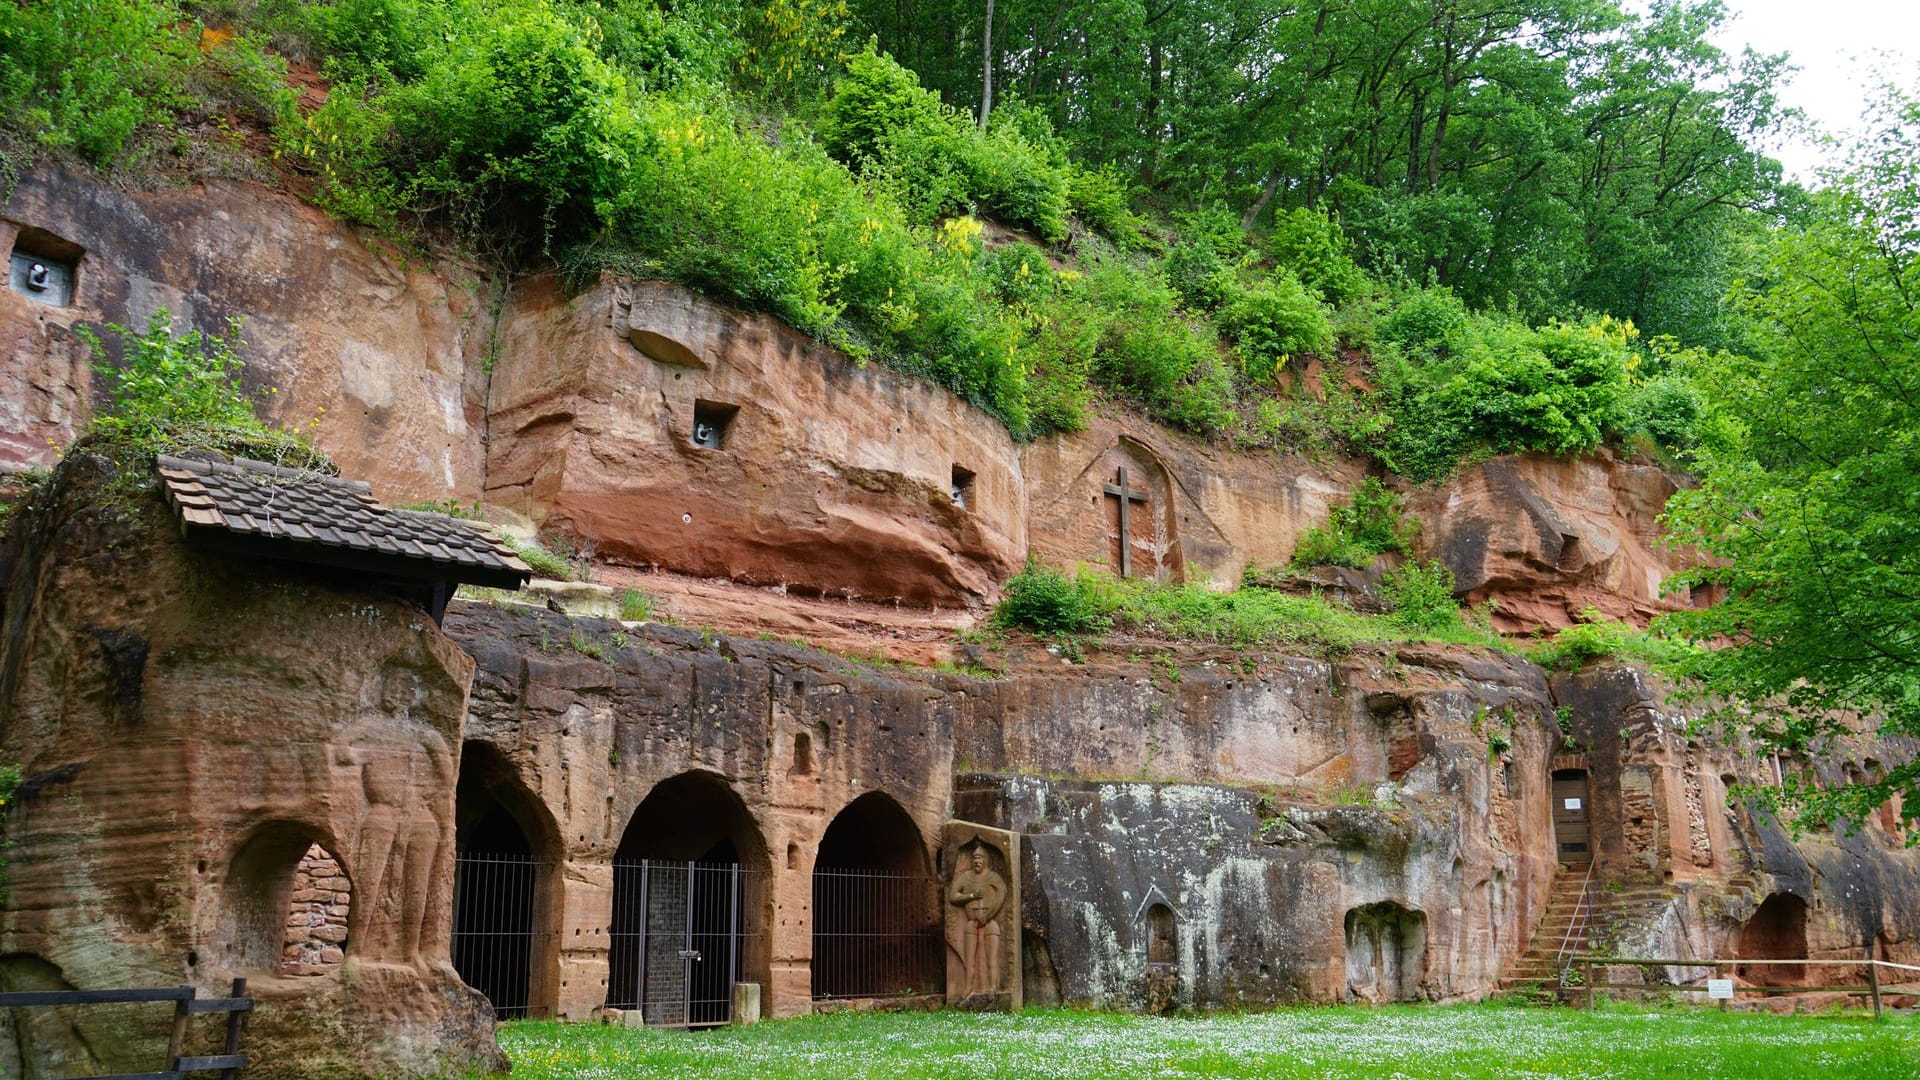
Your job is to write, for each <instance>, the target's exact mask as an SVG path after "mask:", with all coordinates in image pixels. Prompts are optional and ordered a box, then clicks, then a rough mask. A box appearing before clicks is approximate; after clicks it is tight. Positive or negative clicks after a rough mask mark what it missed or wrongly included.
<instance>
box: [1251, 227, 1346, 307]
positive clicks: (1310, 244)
mask: <svg viewBox="0 0 1920 1080" xmlns="http://www.w3.org/2000/svg"><path fill="white" fill-rule="evenodd" d="M1265 247H1266V251H1267V254H1268V255H1269V256H1271V257H1272V258H1273V260H1274V262H1276V263H1278V264H1279V265H1280V266H1281V267H1282V268H1284V269H1286V270H1287V271H1289V272H1291V273H1292V274H1293V275H1294V276H1296V277H1297V278H1299V280H1300V282H1301V284H1303V285H1306V286H1307V287H1308V288H1310V289H1313V290H1315V291H1316V292H1318V293H1319V294H1320V295H1321V296H1323V297H1325V298H1326V301H1327V302H1328V303H1329V304H1334V305H1340V304H1346V303H1349V302H1351V301H1354V300H1358V299H1361V298H1363V297H1365V296H1366V295H1367V294H1369V293H1371V292H1372V291H1373V282H1372V280H1371V279H1369V278H1368V277H1367V275H1366V272H1365V271H1363V270H1361V269H1360V267H1359V265H1358V264H1357V263H1355V262H1354V261H1353V255H1352V244H1350V243H1349V242H1348V240H1347V236H1346V233H1344V232H1342V231H1341V229H1340V226H1339V224H1338V223H1337V222H1335V221H1334V220H1333V218H1332V217H1330V216H1329V215H1328V214H1327V213H1326V212H1325V211H1322V210H1315V209H1310V208H1307V207H1296V208H1295V209H1292V210H1283V211H1281V212H1279V213H1277V214H1275V215H1274V217H1273V229H1272V231H1271V232H1270V233H1269V234H1268V235H1267V238H1266V242H1265Z"/></svg>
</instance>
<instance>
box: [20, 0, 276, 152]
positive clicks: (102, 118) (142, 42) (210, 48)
mask: <svg viewBox="0 0 1920 1080" xmlns="http://www.w3.org/2000/svg"><path fill="white" fill-rule="evenodd" d="M283 68H284V65H282V64H281V63H280V62H279V61H278V60H277V59H273V58H271V57H268V56H267V55H266V54H265V53H263V52H262V51H261V48H260V46H259V44H258V43H257V42H255V41H253V40H252V39H250V38H247V37H245V36H238V37H236V36H232V35H221V36H217V37H204V38H203V37H202V35H201V27H200V25H199V23H198V22H196V21H195V20H193V19H192V18H190V17H189V16H188V15H187V13H186V11H185V10H183V6H182V5H181V4H180V3H178V2H176V0H114V2H112V3H105V2H101V0H34V2H32V3H7V4H0V118H4V120H5V123H6V125H7V126H8V127H10V128H12V129H14V130H16V131H21V132H24V133H25V134H26V135H27V136H28V137H30V138H31V139H32V140H33V141H35V142H36V143H38V144H39V145H41V146H43V147H47V148H49V149H53V150H64V151H71V152H72V153H74V154H77V155H78V156H79V157H80V158H82V159H83V160H85V161H86V162H88V163H89V164H91V165H94V166H98V167H102V168H106V167H111V166H113V165H115V164H118V163H120V162H121V161H122V159H123V158H124V157H125V156H126V155H127V153H128V152H129V150H130V149H132V148H133V146H134V144H135V143H136V142H137V141H138V138H139V136H140V134H141V133H142V132H143V131H151V130H153V129H156V128H160V127H162V126H164V125H167V124H170V123H172V122H173V121H174V120H175V119H176V118H178V117H179V116H181V115H182V114H185V113H189V112H196V111H211V109H212V108H213V107H215V106H233V107H236V108H238V109H239V110H240V111H242V112H243V113H246V114H250V115H253V116H256V117H258V118H261V119H264V120H267V121H272V120H274V119H277V118H278V117H279V116H280V115H282V114H283V113H284V112H285V111H286V110H288V109H290V107H291V101H292V95H291V94H290V93H289V92H288V90H287V88H286V86H285V84H284V83H283V82H282V80H281V77H280V74H281V71H282V70H283Z"/></svg>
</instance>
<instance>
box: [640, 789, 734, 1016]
mask: <svg viewBox="0 0 1920 1080" xmlns="http://www.w3.org/2000/svg"><path fill="white" fill-rule="evenodd" d="M766 880H767V851H766V844H765V842H764V841H762V840H761V838H760V830H759V828H758V826H756V825H755V824H754V821H753V815H752V814H751V813H749V812H748V810H747V806H746V803H745V802H743V801H742V800H741V798H740V796H739V795H738V794H736V793H735V792H734V790H733V788H732V787H730V786H728V784H727V782H726V780H725V779H723V778H722V777H720V776H717V775H715V774H713V773H704V772H693V773H682V774H681V775H679V776H675V777H673V778H672V779H669V780H665V781H662V782H661V783H659V784H657V785H655V786H654V788H653V790H652V791H650V792H648V793H647V797H646V798H645V799H644V800H642V801H641V803H640V805H639V807H638V808H636V809H635V810H634V812H633V817H632V818H630V819H629V820H628V822H627V828H626V831H625V832H624V833H622V834H621V839H620V847H619V850H617V851H616V852H615V853H614V860H613V924H612V926H611V928H610V930H611V932H610V934H609V935H608V937H609V941H608V950H609V952H608V957H607V961H608V972H607V1005H608V1006H609V1007H611V1008H616V1009H638V1010H639V1011H640V1015H641V1017H642V1018H643V1019H644V1020H645V1021H646V1023H648V1024H650V1025H655V1026H661V1027H710V1026H714V1025H718V1024H725V1023H727V1022H729V1021H730V1020H731V1019H732V1018H733V988H734V985H735V984H736V983H741V982H757V983H761V984H762V985H763V986H764V985H765V983H766V978H767V976H766V972H765V968H766V957H767V931H766V926H767V920H766V905H767V897H768V889H767V887H766Z"/></svg>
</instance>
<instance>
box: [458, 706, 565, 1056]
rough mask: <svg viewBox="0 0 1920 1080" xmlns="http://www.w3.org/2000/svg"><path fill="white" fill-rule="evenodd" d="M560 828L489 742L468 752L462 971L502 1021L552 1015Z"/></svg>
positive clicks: (463, 803)
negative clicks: (554, 911) (550, 974)
mask: <svg viewBox="0 0 1920 1080" xmlns="http://www.w3.org/2000/svg"><path fill="white" fill-rule="evenodd" d="M558 848H559V837H558V830H557V829H556V828H555V826H554V825H553V822H552V818H551V816H550V815H548V814H547V812H546V809H545V807H544V806H542V805H541V803H540V801H539V800H538V799H537V798H536V797H535V796H534V795H533V794H532V793H531V792H529V791H528V790H527V789H526V788H525V786H524V785H522V784H521V783H520V781H519V779H518V777H517V776H516V775H515V773H514V771H513V767H512V765H511V764H510V763H509V762H508V761H507V760H506V758H505V756H504V755H502V754H501V753H500V752H499V751H498V750H496V749H494V748H493V747H492V746H490V745H488V744H486V743H478V742H469V743H466V744H465V745H464V746H462V747H461V751H460V780H459V783H458V785H457V786H456V788H455V795H454V873H453V936H452V952H453V968H454V970H455V971H457V972H459V974H460V978H461V979H463V980H465V982H466V984H467V985H468V986H471V987H473V988H474V989H475V990H478V991H480V992H481V993H482V994H485V995H486V997H487V1000H488V1001H489V1002H491V1003H492V1004H493V1011H494V1014H495V1015H496V1016H497V1017H499V1018H500V1019H503V1020H505V1019H514V1018H519V1017H526V1016H544V1015H548V1014H550V1013H551V1011H552V1008H553V1005H554V1001H553V989H552V987H550V986H549V985H547V983H548V981H549V978H548V973H549V972H551V970H552V969H553V966H554V961H555V958H554V957H553V955H552V953H553V949H554V947H555V943H556V940H555V939H556V937H557V935H556V933H555V931H554V928H553V922H554V914H553V907H554V904H553V895H552V893H553V887H554V883H553V878H554V874H553V863H554V857H555V852H557V850H558Z"/></svg>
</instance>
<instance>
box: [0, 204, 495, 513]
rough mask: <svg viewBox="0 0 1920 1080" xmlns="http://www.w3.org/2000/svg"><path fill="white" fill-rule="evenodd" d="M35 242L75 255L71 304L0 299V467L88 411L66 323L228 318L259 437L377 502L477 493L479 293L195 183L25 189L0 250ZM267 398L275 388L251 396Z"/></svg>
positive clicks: (448, 269)
mask: <svg viewBox="0 0 1920 1080" xmlns="http://www.w3.org/2000/svg"><path fill="white" fill-rule="evenodd" d="M22 227H25V228H30V229H41V230H45V231H46V232H48V233H51V234H53V235H54V236H57V237H59V238H60V239H61V240H64V241H66V242H69V243H71V244H76V245H79V246H80V247H81V248H82V249H84V253H83V255H82V256H81V259H80V263H79V285H78V292H77V295H76V298H75V301H74V303H73V305H72V306H71V307H62V308H56V307H49V306H48V305H45V304H40V303H36V302H34V301H31V300H28V299H26V298H25V297H23V296H22V295H21V294H19V293H15V292H13V291H11V290H8V289H4V288H0V469H4V468H8V467H19V466H24V465H45V464H49V463H51V462H52V461H53V460H55V459H56V458H57V456H58V453H57V451H58V448H61V447H65V446H67V445H68V444H69V443H71V442H72V441H73V437H74V435H75V433H76V431H77V429H78V428H80V427H81V426H83V425H84V421H85V418H86V416H87V414H88V412H89V394H90V392H91V391H90V387H89V373H88V371H87V355H86V349H85V348H84V347H83V346H82V345H81V344H80V343H79V341H78V339H77V338H75V336H74V334H73V327H74V326H75V325H77V324H80V323H89V324H96V325H97V324H99V323H102V322H113V323H121V324H124V325H128V326H134V327H136V328H144V327H145V325H146V321H147V317H148V316H149V315H150V314H152V312H153V311H154V309H156V308H161V307H164V308H166V309H167V310H168V311H169V312H170V313H172V315H173V316H174V321H175V325H176V326H177V327H179V326H193V327H199V328H201V329H205V330H210V331H218V330H221V329H223V328H224V325H225V320H227V319H228V318H235V317H238V318H243V319H245V320H246V329H245V341H246V347H245V355H246V357H247V359H248V361H249V369H248V374H247V385H248V387H249V388H250V389H251V390H253V391H255V392H256V393H257V394H258V395H259V396H260V401H261V404H262V407H263V410H264V415H265V416H266V417H267V418H268V419H269V420H271V421H272V422H274V423H278V424H283V425H286V426H292V427H301V428H305V427H307V425H308V424H309V423H311V424H313V427H312V429H311V430H312V432H313V435H314V438H315V440H316V441H317V442H318V443H319V444H320V446H321V447H322V448H323V449H325V450H326V451H328V452H329V453H331V454H332V455H333V457H334V460H335V461H337V462H338V463H339V464H340V466H341V468H342V470H343V471H344V472H346V473H347V474H348V475H350V476H353V477H355V478H357V479H361V480H366V481H368V482H370V483H372V484H373V486H374V489H375V490H376V491H377V492H378V493H379V494H380V496H381V497H382V498H384V499H387V500H388V501H392V502H406V501H411V500H418V499H428V498H447V497H458V498H461V499H466V500H473V499H476V498H478V497H479V495H480V491H481V475H482V471H483V465H484V462H483V458H484V455H485V452H486V451H485V445H484V442H483V440H482V438H481V432H482V431H483V430H484V427H485V421H486V416H485V389H486V376H485V372H484V370H483V364H482V363H481V357H482V356H483V354H484V353H485V350H486V342H487V337H488V333H489V330H490V327H491V321H492V320H491V318H490V316H489V311H488V308H489V305H490V301H491V297H492V295H493V289H494V288H495V286H493V285H492V284H490V283H489V282H488V281H487V280H486V279H485V278H484V277H483V276H482V275H480V274H479V273H477V272H474V271H471V270H468V269H465V268H462V267H460V266H458V265H456V264H453V263H450V262H447V261H445V260H442V261H441V262H440V264H439V268H438V269H437V270H435V269H429V268H427V267H425V266H423V265H420V264H419V263H417V262H415V261H414V260H413V259H411V258H409V257H407V256H404V255H402V254H400V253H397V252H392V251H387V250H383V249H381V248H379V247H377V246H374V245H371V244H369V243H367V242H365V241H364V240H363V239H362V237H361V236H360V234H359V233H358V232H357V231H356V230H354V229H352V228H350V227H348V226H345V225H342V224H341V223H339V222H337V221H335V220H333V219H332V218H329V217H328V216H327V215H326V214H325V213H324V212H322V211H320V210H318V209H316V208H314V207H311V206H307V205H305V204H303V203H301V202H299V201H298V200H296V199H294V198H292V197H291V196H288V195H285V194H282V193H279V192H276V191H273V190H270V189H268V188H264V187H262V186H260V185H257V184H250V183H244V182H240V181H229V180H208V181H206V182H204V183H202V184H196V185H194V186H191V187H183V188H166V189H161V190H156V191H149V192H128V191H122V190H119V189H117V188H113V187H109V186H107V185H106V184H104V183H103V182H101V181H100V180H98V179H96V178H93V177H91V176H87V175H84V174H77V173H70V172H65V171H62V170H59V169H53V168H44V169H39V170H36V171H34V172H31V173H29V174H27V175H26V176H25V177H23V178H22V179H21V181H20V183H19V185H18V187H17V188H16V189H15V190H14V192H13V195H12V197H11V198H10V199H9V200H8V201H7V202H6V204H5V205H4V206H0V251H8V250H11V249H12V248H13V246H14V233H15V232H16V231H17V230H18V229H20V228H22ZM270 389H274V390H277V392H275V393H269V390H270Z"/></svg>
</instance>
